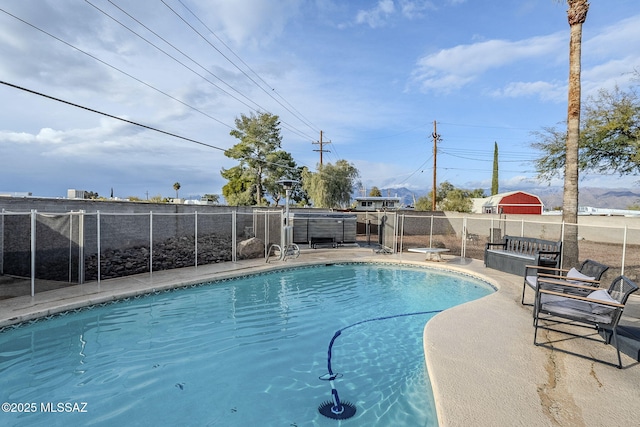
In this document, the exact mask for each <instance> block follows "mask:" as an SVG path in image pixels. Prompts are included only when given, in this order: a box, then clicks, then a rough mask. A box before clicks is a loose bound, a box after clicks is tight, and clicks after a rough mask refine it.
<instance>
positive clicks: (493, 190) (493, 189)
mask: <svg viewBox="0 0 640 427" xmlns="http://www.w3.org/2000/svg"><path fill="white" fill-rule="evenodd" d="M493 144H494V145H493V175H492V177H491V195H492V196H493V195H495V194H498V192H499V191H498V190H499V189H498V143H497V142H494V143H493Z"/></svg>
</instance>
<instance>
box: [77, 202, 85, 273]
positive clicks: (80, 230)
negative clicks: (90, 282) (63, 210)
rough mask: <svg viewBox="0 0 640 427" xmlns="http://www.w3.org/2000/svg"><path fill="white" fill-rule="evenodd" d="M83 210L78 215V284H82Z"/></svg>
mask: <svg viewBox="0 0 640 427" xmlns="http://www.w3.org/2000/svg"><path fill="white" fill-rule="evenodd" d="M84 214H85V211H84V210H82V209H81V210H80V213H79V215H78V284H79V285H82V284H84Z"/></svg>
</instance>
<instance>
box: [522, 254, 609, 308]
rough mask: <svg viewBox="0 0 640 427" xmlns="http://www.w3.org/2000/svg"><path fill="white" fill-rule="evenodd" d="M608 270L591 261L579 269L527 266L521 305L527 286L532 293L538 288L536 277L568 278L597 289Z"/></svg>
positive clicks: (586, 261) (585, 262)
mask: <svg viewBox="0 0 640 427" xmlns="http://www.w3.org/2000/svg"><path fill="white" fill-rule="evenodd" d="M608 269H609V267H608V266H606V265H604V264H600V263H599V262H596V261H594V260H591V259H587V260H585V261H584V262H583V263H582V264H581V265H580V267H578V268H577V269H576V268H571V269H568V270H567V269H563V268H552V267H544V268H542V267H540V266H539V265H527V266H526V267H525V270H524V283H523V284H522V300H521V303H522V305H525V304H524V293H525V291H526V289H527V286H528V287H530V288H531V289H533V290H534V291H535V290H536V289H537V288H538V277H560V278H562V277H568V278H570V279H574V280H575V281H578V282H581V283H583V284H586V285H588V286H594V287H597V286H599V284H600V279H601V278H602V275H603V274H604V272H605V271H607V270H608Z"/></svg>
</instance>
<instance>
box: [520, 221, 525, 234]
mask: <svg viewBox="0 0 640 427" xmlns="http://www.w3.org/2000/svg"><path fill="white" fill-rule="evenodd" d="M520 221H522V224H520V237H524V218H522V219H521V220H520Z"/></svg>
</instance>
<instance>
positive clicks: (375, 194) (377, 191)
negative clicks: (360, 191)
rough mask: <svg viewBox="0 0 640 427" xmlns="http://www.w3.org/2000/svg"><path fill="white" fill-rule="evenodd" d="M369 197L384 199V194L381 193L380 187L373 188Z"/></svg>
mask: <svg viewBox="0 0 640 427" xmlns="http://www.w3.org/2000/svg"><path fill="white" fill-rule="evenodd" d="M369 196H370V197H382V192H381V191H380V189H379V188H378V187H371V190H370V191H369Z"/></svg>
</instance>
